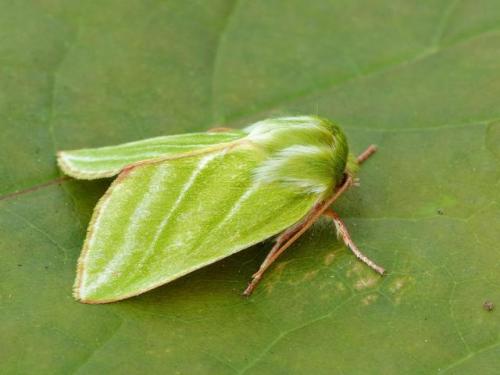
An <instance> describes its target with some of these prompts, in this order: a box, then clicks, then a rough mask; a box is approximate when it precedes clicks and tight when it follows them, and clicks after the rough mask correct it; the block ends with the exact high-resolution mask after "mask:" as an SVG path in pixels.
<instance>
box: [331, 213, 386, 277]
mask: <svg viewBox="0 0 500 375" xmlns="http://www.w3.org/2000/svg"><path fill="white" fill-rule="evenodd" d="M323 215H324V216H327V217H329V218H330V219H332V220H333V223H334V224H335V227H336V228H337V231H338V232H339V234H340V235H341V236H342V239H343V240H344V243H345V244H346V246H347V247H348V248H349V249H351V251H352V252H353V253H354V255H356V257H357V258H358V259H359V260H361V261H362V262H364V263H365V264H367V265H368V266H369V267H370V268H371V269H373V270H374V271H375V272H378V273H379V274H381V275H383V274H384V273H385V269H383V268H382V267H380V266H379V265H378V264H376V263H375V262H374V261H372V260H371V259H370V258H368V257H367V256H366V255H365V254H363V253H362V252H361V250H359V249H358V247H357V246H356V244H355V243H354V242H353V241H352V239H351V236H350V235H349V232H348V231H347V227H346V226H345V224H344V222H343V221H342V219H340V217H339V215H337V213H335V212H334V211H332V210H331V209H330V208H328V209H326V210H325V211H324V212H323Z"/></svg>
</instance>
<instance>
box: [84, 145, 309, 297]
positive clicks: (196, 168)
mask: <svg viewBox="0 0 500 375" xmlns="http://www.w3.org/2000/svg"><path fill="white" fill-rule="evenodd" d="M259 162H260V156H258V153H255V152H254V150H252V148H250V147H248V144H242V145H241V147H238V146H236V147H228V148H224V149H221V150H218V151H214V152H210V153H207V154H202V155H194V156H186V157H181V158H176V159H172V160H165V161H162V162H155V163H146V164H144V165H141V166H138V167H134V168H132V169H131V170H127V171H125V172H122V173H123V174H122V175H120V176H119V177H118V179H117V180H116V181H115V182H114V183H113V184H112V186H111V187H110V189H109V191H108V193H107V194H106V195H105V196H104V197H103V199H102V200H101V201H100V202H99V204H98V207H97V209H96V211H95V214H94V218H93V219H92V224H91V227H90V228H91V229H90V231H89V235H88V237H87V239H86V242H85V245H84V250H83V252H82V256H81V258H80V262H79V271H78V273H79V276H78V278H77V283H76V285H75V297H76V298H78V299H79V300H81V301H82V302H87V303H103V302H111V301H116V300H120V299H123V298H127V297H130V296H133V295H137V294H140V293H143V292H144V291H146V290H149V289H152V288H154V287H157V286H159V285H162V284H164V283H167V282H169V281H171V280H174V279H176V278H178V277H180V276H182V275H185V274H187V273H189V272H192V271H194V270H196V269H198V268H200V267H203V266H205V265H207V264H210V263H213V262H215V261H217V260H219V259H221V258H224V257H227V256H229V255H231V254H233V253H235V252H237V251H239V250H242V249H244V248H247V247H249V246H251V245H253V244H256V243H259V242H261V241H263V240H265V239H267V238H269V237H272V236H274V235H276V234H278V233H280V232H281V231H283V230H285V229H286V228H288V227H290V226H292V225H293V224H295V223H297V222H298V221H300V220H301V219H302V218H303V217H304V216H305V215H306V214H307V212H308V211H309V210H310V208H311V207H312V206H313V205H314V203H315V202H316V201H317V199H318V196H314V195H304V194H302V193H298V192H295V191H291V190H290V189H287V188H285V187H283V186H282V185H280V184H279V183H270V184H262V183H260V182H258V181H255V179H254V177H253V176H252V174H251V173H250V171H252V170H253V169H254V168H255V166H256V165H258V163H259Z"/></svg>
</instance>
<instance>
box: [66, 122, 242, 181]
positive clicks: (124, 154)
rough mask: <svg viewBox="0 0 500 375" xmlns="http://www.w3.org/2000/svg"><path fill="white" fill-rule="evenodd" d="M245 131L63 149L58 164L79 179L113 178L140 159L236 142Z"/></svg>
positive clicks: (144, 159)
mask: <svg viewBox="0 0 500 375" xmlns="http://www.w3.org/2000/svg"><path fill="white" fill-rule="evenodd" d="M245 135H246V134H245V133H244V132H242V131H236V130H234V131H231V132H224V133H191V134H180V135H169V136H163V137H155V138H150V139H145V140H142V141H136V142H129V143H124V144H121V145H117V146H107V147H100V148H93V149H81V150H72V151H60V152H58V153H57V163H58V165H59V167H60V168H61V169H62V171H63V172H64V173H66V174H67V175H69V176H72V177H75V178H78V179H86V180H91V179H97V178H104V177H112V176H115V175H117V174H118V173H120V171H122V170H123V168H125V167H127V166H130V165H131V164H134V163H137V162H143V161H146V160H153V159H157V158H164V157H166V156H167V157H168V156H172V155H180V154H186V153H190V152H194V151H200V150H204V149H206V148H207V147H210V146H214V145H218V144H224V143H228V142H233V141H236V140H238V139H240V138H242V137H244V136H245Z"/></svg>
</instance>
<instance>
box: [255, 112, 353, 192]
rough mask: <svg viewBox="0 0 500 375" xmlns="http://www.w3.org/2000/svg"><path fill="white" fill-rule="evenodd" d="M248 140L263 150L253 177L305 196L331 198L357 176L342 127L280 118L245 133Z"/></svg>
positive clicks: (316, 119)
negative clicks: (348, 177) (349, 177)
mask: <svg viewBox="0 0 500 375" xmlns="http://www.w3.org/2000/svg"><path fill="white" fill-rule="evenodd" d="M245 131H246V132H247V133H248V139H249V140H250V141H251V142H252V143H253V144H255V145H256V146H257V147H259V148H260V149H261V150H263V155H264V156H263V158H262V161H261V163H260V164H259V165H258V166H257V167H256V168H255V170H254V172H253V173H254V177H255V179H256V180H257V181H259V182H262V183H275V182H276V183H280V184H283V185H285V186H287V187H289V188H293V189H297V190H298V191H300V192H302V193H306V194H320V195H328V194H330V193H331V192H332V191H333V189H334V188H335V187H336V186H337V185H338V184H339V183H340V182H341V181H342V179H343V176H344V173H346V172H347V173H351V174H352V173H354V170H355V164H353V162H354V163H355V159H353V158H350V157H349V148H348V144H347V139H346V137H345V135H344V133H343V132H342V130H341V129H340V127H339V126H337V125H336V124H334V123H333V122H331V121H329V120H327V119H324V118H320V117H315V116H298V117H281V118H275V119H268V120H264V121H260V122H257V123H255V124H253V125H251V126H249V127H247V128H246V129H245Z"/></svg>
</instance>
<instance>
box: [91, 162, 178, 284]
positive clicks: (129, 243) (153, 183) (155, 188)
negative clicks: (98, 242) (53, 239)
mask: <svg viewBox="0 0 500 375" xmlns="http://www.w3.org/2000/svg"><path fill="white" fill-rule="evenodd" d="M162 167H163V168H158V170H157V171H156V172H155V173H154V175H153V176H152V178H151V180H150V181H149V187H148V190H147V192H146V193H145V194H144V195H143V198H142V200H141V201H140V202H138V204H137V206H136V208H135V210H134V212H133V214H132V215H131V217H130V221H129V224H128V226H127V227H126V228H125V231H124V235H123V239H124V241H123V243H124V247H123V248H120V249H119V250H118V251H116V253H115V254H114V256H113V258H112V259H111V261H110V262H109V263H108V265H107V266H106V268H105V269H104V271H103V272H102V273H101V274H100V275H99V277H98V278H97V280H96V281H95V282H94V283H92V284H91V285H89V286H88V287H87V289H88V290H94V289H97V288H98V287H99V286H100V285H102V284H103V283H105V282H106V281H108V280H109V279H110V278H111V277H112V274H113V272H114V271H115V270H116V269H118V268H119V267H120V266H121V265H122V264H123V263H125V262H126V260H127V259H128V258H130V255H131V254H132V253H133V250H134V249H136V247H137V246H136V244H137V234H138V226H139V225H140V223H141V222H142V221H143V220H144V219H145V218H146V217H147V216H148V215H149V213H150V207H151V206H152V204H153V203H154V200H155V197H157V194H156V193H158V192H159V191H161V189H162V186H163V184H162V182H163V180H164V179H165V178H166V177H168V175H169V173H170V168H169V167H168V165H166V164H165V165H163V166H162ZM108 201H109V200H108ZM106 203H108V202H106ZM104 209H105V206H104V207H103V210H102V211H101V212H103V213H104V212H105V210H104ZM101 217H102V215H101ZM99 219H100V218H99ZM96 224H98V222H96ZM97 230H98V226H97V225H96V227H95V233H96V234H97ZM96 234H95V235H94V236H93V238H92V240H91V241H90V244H89V247H91V246H93V245H94V244H95V239H96ZM84 286H85V281H83V282H82V287H84Z"/></svg>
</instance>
